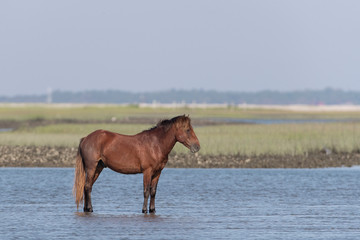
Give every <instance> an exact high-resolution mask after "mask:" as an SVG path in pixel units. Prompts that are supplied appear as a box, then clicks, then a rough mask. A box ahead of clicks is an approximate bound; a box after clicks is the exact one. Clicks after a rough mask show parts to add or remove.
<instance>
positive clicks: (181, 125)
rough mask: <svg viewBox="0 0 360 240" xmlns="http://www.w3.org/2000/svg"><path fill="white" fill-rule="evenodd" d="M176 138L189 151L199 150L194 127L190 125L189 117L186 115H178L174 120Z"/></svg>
mask: <svg viewBox="0 0 360 240" xmlns="http://www.w3.org/2000/svg"><path fill="white" fill-rule="evenodd" d="M175 124H176V133H175V137H176V140H177V141H178V142H180V143H182V144H184V146H186V147H187V148H189V149H190V151H191V152H193V153H196V152H198V151H199V150H200V142H199V140H198V138H197V137H196V134H195V132H194V129H193V128H192V126H191V121H190V118H189V117H187V116H185V115H184V116H179V117H177V120H176V123H175Z"/></svg>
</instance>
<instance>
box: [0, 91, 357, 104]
mask: <svg viewBox="0 0 360 240" xmlns="http://www.w3.org/2000/svg"><path fill="white" fill-rule="evenodd" d="M0 102H15V103H16V102H24V103H27V102H32V103H44V102H53V103H117V104H121V103H128V104H137V103H153V102H157V103H174V102H176V103H209V104H216V103H226V104H244V103H246V104H310V105H319V104H329V105H330V104H360V92H356V91H343V90H337V89H331V88H327V89H324V90H303V91H291V92H279V91H260V92H218V91H205V90H168V91H158V92H142V93H133V92H126V91H120V90H108V91H95V90H94V91H82V92H69V91H54V92H52V93H51V95H49V94H44V95H22V96H13V97H1V96H0Z"/></svg>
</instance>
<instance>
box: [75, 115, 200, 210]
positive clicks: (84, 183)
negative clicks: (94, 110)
mask: <svg viewBox="0 0 360 240" xmlns="http://www.w3.org/2000/svg"><path fill="white" fill-rule="evenodd" d="M176 142H180V143H182V144H183V145H184V146H186V147H187V148H189V149H190V150H191V152H193V153H195V152H197V151H199V150H200V143H199V140H198V138H197V137H196V135H195V132H194V130H193V128H192V126H191V121H190V118H189V117H188V116H185V115H183V116H177V117H174V118H172V119H169V120H163V121H160V122H159V123H158V124H157V125H156V126H155V127H153V128H151V129H149V130H145V131H143V132H140V133H138V134H136V135H133V136H129V135H122V134H118V133H114V132H109V131H105V130H97V131H95V132H93V133H90V134H89V135H88V136H87V137H84V138H82V139H81V140H80V144H79V148H78V153H77V157H76V166H75V183H74V188H73V193H74V197H75V202H76V205H77V207H78V208H79V204H80V203H82V201H83V199H85V202H84V212H92V211H93V207H92V204H91V190H92V186H93V184H94V183H95V181H96V179H97V178H98V177H99V175H100V173H101V171H102V170H103V169H104V168H105V167H109V168H110V169H112V170H114V171H116V172H119V173H124V174H136V173H143V182H144V204H143V207H142V212H143V213H147V205H148V198H149V196H150V207H149V212H152V213H153V212H155V195H156V187H157V184H158V181H159V177H160V174H161V171H162V170H163V169H164V167H165V165H166V163H167V161H168V155H169V153H170V151H171V150H172V149H173V147H174V145H175V143H176Z"/></svg>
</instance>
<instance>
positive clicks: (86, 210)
mask: <svg viewBox="0 0 360 240" xmlns="http://www.w3.org/2000/svg"><path fill="white" fill-rule="evenodd" d="M84 212H93V209H92V208H84Z"/></svg>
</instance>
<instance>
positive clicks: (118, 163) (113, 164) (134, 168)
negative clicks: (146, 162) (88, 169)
mask: <svg viewBox="0 0 360 240" xmlns="http://www.w3.org/2000/svg"><path fill="white" fill-rule="evenodd" d="M105 165H106V166H107V167H108V168H110V169H111V170H114V171H115V172H119V173H124V174H136V173H141V167H140V164H138V163H137V161H136V160H132V161H131V160H129V159H122V158H120V159H114V160H111V161H108V160H107V161H105Z"/></svg>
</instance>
